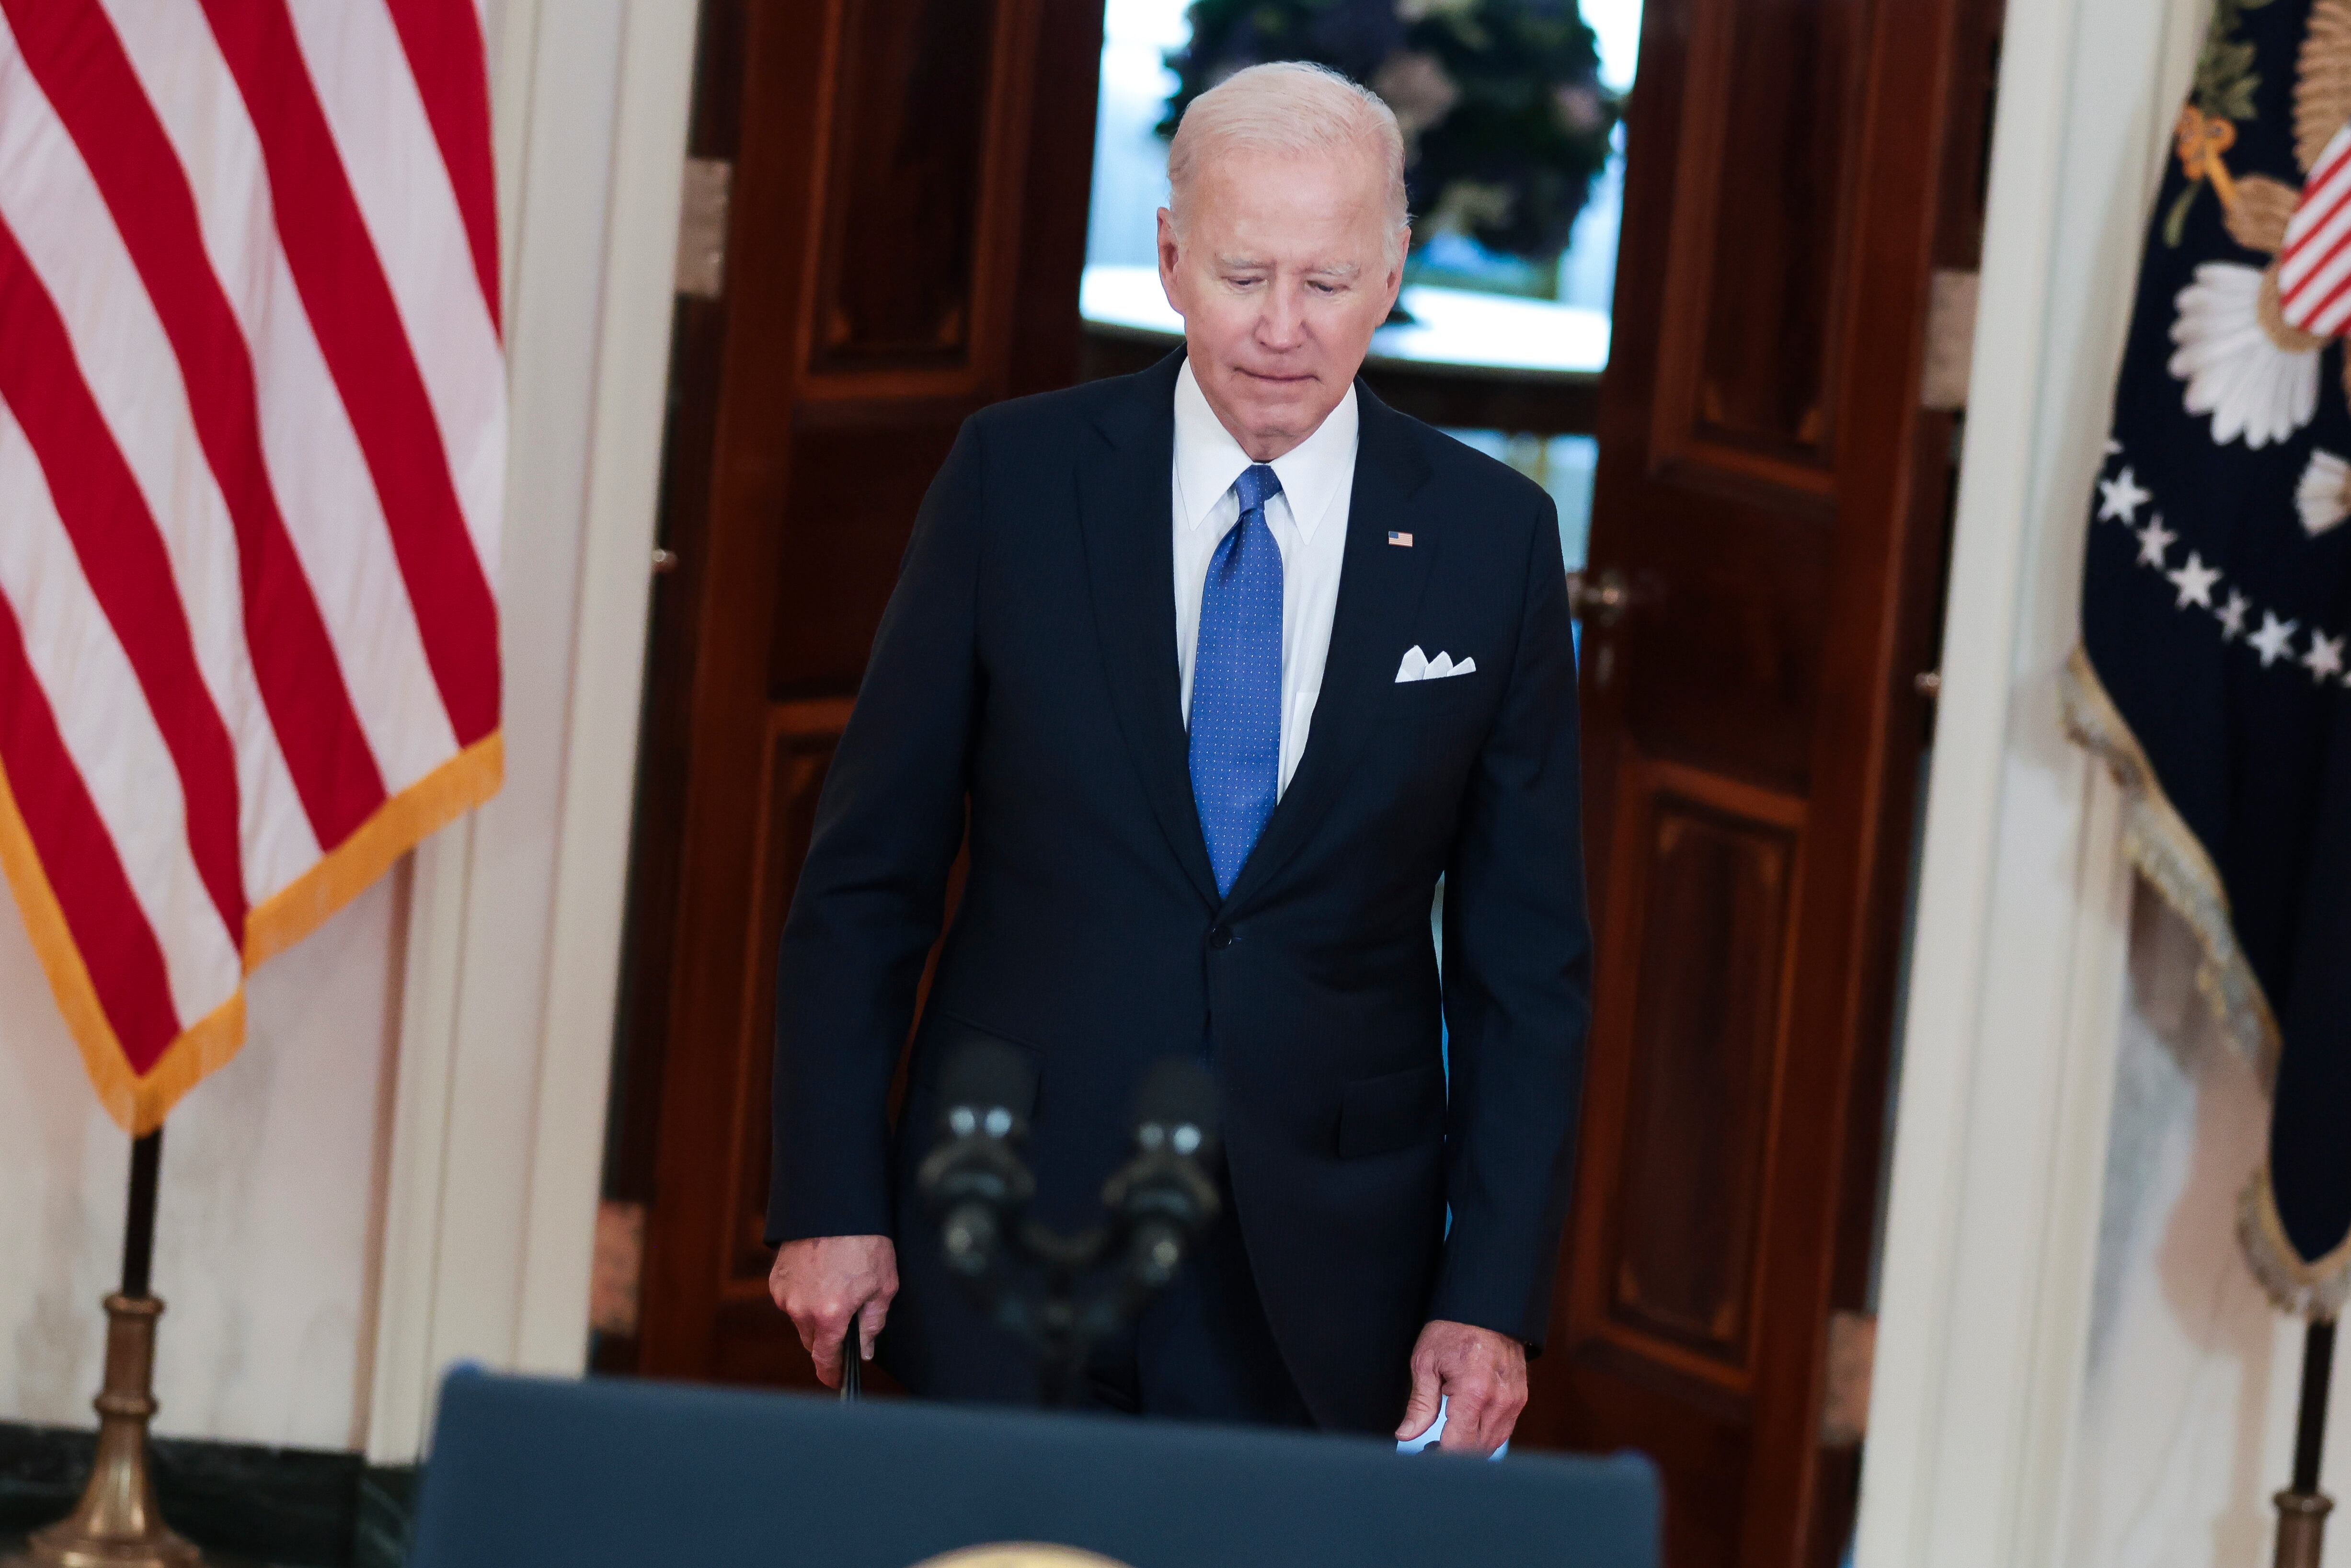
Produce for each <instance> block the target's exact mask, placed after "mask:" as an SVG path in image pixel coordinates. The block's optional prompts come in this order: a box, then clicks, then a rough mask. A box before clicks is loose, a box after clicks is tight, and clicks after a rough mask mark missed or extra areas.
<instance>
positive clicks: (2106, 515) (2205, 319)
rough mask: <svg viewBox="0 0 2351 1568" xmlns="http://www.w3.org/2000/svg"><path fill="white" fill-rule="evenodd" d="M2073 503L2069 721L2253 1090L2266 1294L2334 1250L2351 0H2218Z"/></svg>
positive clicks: (2343, 1026) (2330, 1307)
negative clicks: (2115, 373)
mask: <svg viewBox="0 0 2351 1568" xmlns="http://www.w3.org/2000/svg"><path fill="white" fill-rule="evenodd" d="M2171 153H2172V156H2171V157H2170V159H2169V160H2168V162H2167V166H2166V172H2165V175H2164V181H2163V187H2162V190H2161V193H2160V194H2159V195H2158V199H2157V203H2156V209H2155V214H2154V217H2153V220H2152V222H2151V223H2150V225H2149V231H2148V236H2147V248H2146V252H2145V256H2144V258H2143V260H2142V262H2141V265H2140V270H2139V277H2138V287H2137V302H2136V305H2135V308H2134V315H2133V318H2132V322H2131V329H2130V338H2129V341H2128V345H2127V347H2126V351H2125V353H2124V358H2123V366H2122V371H2121V374H2120V377H2119V379H2118V382H2117V384H2116V391H2115V404H2114V421H2113V424H2112V427H2111V434H2110V438H2109V439H2108V441H2107V443H2106V450H2105V460H2104V463H2103V465H2102V469H2101V472H2100V475H2099V478H2098V481H2097V486H2096V491H2095V496H2094V497H2093V499H2092V502H2091V508H2090V516H2091V522H2090V527H2089V538H2088V545H2087V557H2086V560H2085V568H2084V575H2083V587H2082V643H2081V646H2080V648H2079V649H2078V650H2077V651H2076V652H2075V653H2074V659H2073V662H2072V664H2071V665H2070V667H2069V670H2068V673H2067V678H2066V682H2065V698H2066V708H2067V716H2068V720H2069V723H2070V724H2071V726H2072V727H2073V729H2074V733H2075V734H2076V736H2077V737H2078V738H2080V739H2081V740H2083V741H2084V742H2085V744H2087V745H2089V746H2090V747H2093V748H2094V749H2095V750H2096V751H2097V752H2098V753H2099V754H2100V755H2101V756H2103V757H2104V758H2105V759H2106V760H2107V761H2108V762H2109V763H2110V764H2111V765H2112V766H2113V767H2114V768H2115V770H2116V774H2117V775H2118V776H2119V777H2120V779H2122V781H2123V784H2124V787H2125V790H2126V796H2127V799H2128V802H2129V804H2128V809H2127V817H2126V848H2127V850H2128V852H2129V854H2130V856H2131V858H2132V860H2133V861H2134V862H2135V863H2136V864H2137V866H2138V868H2139V870H2140V871H2141V872H2142V873H2144V874H2145V875H2146V876H2147V878H2148V880H2149V881H2150V882H2152V883H2154V885H2155V886H2156V887H2157V888H2158V889H2159V890H2160V891H2161V892H2162V894H2163V895H2164V896H2165V898H2166V899H2167V900H2168V902H2169V903H2170V904H2171V905H2172V906H2173V907H2174V908H2175V909H2176V910H2177V911H2178V912H2179V914H2180V915H2182V916H2183V917H2184V918H2185V919H2186V920H2187V921H2188V923H2189V925H2192V926H2193V927H2194V928H2195V931H2196V933H2197V935H2198V936H2199V938H2200V940H2201V943H2202V947H2203V954H2204V961H2203V965H2202V972H2201V974H2200V976H2199V981H2200V984H2201V986H2202V988H2203V990H2204V992H2205V994H2206V996H2207V997H2208V998H2210V1001H2211V1003H2212V1005H2213V1007H2214V1009H2215V1010H2216V1011H2217V1013H2218V1014H2219V1016H2220V1018H2221V1019H2223V1020H2224V1021H2225V1023H2226V1025H2227V1027H2228V1029H2229V1030H2230V1032H2231V1035H2233V1036H2234V1038H2235V1039H2236V1040H2238V1041H2239V1042H2240V1044H2241V1046H2242V1047H2243V1049H2244V1050H2245V1051H2247V1053H2248V1054H2249V1055H2250V1056H2251V1057H2252V1060H2253V1061H2256V1062H2257V1063H2258V1064H2259V1065H2260V1067H2261V1069H2262V1072H2263V1074H2264V1076H2265V1077H2266V1078H2267V1079H2268V1081H2269V1082H2270V1083H2271V1085H2272V1088H2273V1113H2272V1124H2271V1129H2270V1139H2269V1148H2268V1157H2267V1159H2266V1161H2265V1162H2264V1164H2263V1166H2262V1168H2261V1170H2260V1171H2259V1172H2258V1173H2256V1174H2255V1176H2254V1177H2253V1179H2252V1183H2251V1185H2250V1186H2249V1187H2248V1188H2247V1190H2246V1192H2245V1195H2244V1198H2243V1201H2242V1203H2241V1206H2240V1212H2239V1226H2238V1229H2239V1235H2240V1239H2241V1240H2242V1241H2243V1243H2244V1247H2245V1251H2246V1255H2247V1257H2248V1259H2249V1260H2250V1261H2251V1262H2252V1266H2253V1269H2254V1271H2255V1273H2256V1274H2257V1275H2258V1276H2259V1277H2260V1278H2261V1280H2262V1283H2263V1284H2264V1285H2265V1286H2266V1287H2267V1288H2268V1290H2269V1291H2270V1294H2271V1295H2272V1297H2273V1299H2274V1300H2275V1301H2277V1302H2278V1304H2279V1305H2280V1306H2281V1307H2282V1308H2284V1309H2286V1310H2289V1311H2294V1312H2302V1313H2304V1314H2307V1315H2309V1316H2312V1317H2315V1318H2333V1317H2334V1316H2335V1315H2336V1313H2337V1312H2339V1311H2340V1309H2341V1307H2342V1305H2343V1302H2344V1299H2345V1292H2346V1275H2351V1241H2346V1237H2351V656H2346V645H2351V529H2346V528H2344V527H2343V524H2344V522H2345V520H2346V517H2351V400H2346V379H2347V378H2351V365H2346V357H2345V348H2344V334H2345V333H2346V331H2351V0H2219V3H2218V4H2217V5H2214V7H2213V12H2212V16H2211V22H2210V32H2209V34H2208V36H2207V37H2206V40H2205V44H2204V48H2203V53H2202V56H2201V57H2200V58H2199V61H2198V63H2197V69H2196V77H2195V84H2194V87H2193V89H2191V91H2190V94H2189V101H2188V103H2187V105H2186V106H2185V107H2184V108H2183V109H2182V110H2181V111H2180V115H2179V123H2178V127H2177V131H2176V132H2175V135H2174V138H2173V143H2172V148H2171Z"/></svg>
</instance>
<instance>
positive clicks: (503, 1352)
mask: <svg viewBox="0 0 2351 1568" xmlns="http://www.w3.org/2000/svg"><path fill="white" fill-rule="evenodd" d="M544 9H545V8H544V7H543V5H542V4H541V0H492V4H491V6H490V8H489V19H490V20H489V26H490V34H491V42H492V51H491V59H492V71H493V78H494V79H493V92H494V110H495V118H496V162H497V169H498V186H499V214H500V220H501V223H502V225H503V230H502V233H503V235H504V244H503V246H502V247H501V248H502V252H503V256H504V261H505V277H504V279H503V293H504V297H505V298H504V306H505V310H504V317H505V320H506V323H507V331H508V334H509V337H508V349H509V361H508V382H509V387H508V390H509V397H510V400H511V402H512V405H513V418H512V422H511V427H512V429H513V431H514V433H515V437H516V439H515V443H514V454H513V456H512V458H511V459H510V464H509V471H508V499H507V507H508V516H507V529H506V538H505V543H506V552H507V561H506V563H505V566H504V569H503V570H502V579H503V581H504V583H505V585H506V588H507V591H508V592H509V593H510V594H512V595H513V597H512V598H510V600H509V601H508V603H507V605H506V606H504V609H505V611H506V612H507V655H508V660H509V664H508V672H507V673H508V677H509V678H508V684H507V689H508V693H509V697H508V715H507V717H508V724H507V734H508V749H507V758H508V767H507V779H508V787H507V792H506V794H505V795H504V796H503V797H502V798H501V799H500V800H496V801H493V802H492V803H491V805H490V806H489V807H487V808H485V810H484V813H482V814H480V815H477V816H476V817H475V818H470V819H468V820H466V821H464V822H461V823H459V824H457V825H456V826H455V827H453V828H451V829H449V830H447V831H444V832H443V833H442V834H440V835H438V836H437V837H436V838H435V839H434V840H433V841H429V842H427V843H426V844H424V845H423V846H422V847H420V849H419V850H418V852H417V853H416V856H415V859H414V864H413V878H414V880H413V890H412V904H411V920H410V928H409V933H408V943H407V955H406V973H405V976H404V984H403V991H402V1019H401V1037H400V1052H401V1058H400V1061H399V1063H398V1067H397V1071H396V1072H395V1074H394V1078H395V1084H396V1087H395V1092H394V1104H393V1107H392V1131H391V1155H390V1159H389V1161H388V1173H387V1177H386V1186H387V1190H386V1194H385V1220H384V1240H383V1251H382V1261H381V1269H380V1278H381V1294H380V1298H379V1302H378V1311H377V1315H376V1324H377V1327H376V1344H375V1352H374V1359H373V1374H372V1383H371V1388H370V1390H369V1399H368V1415H367V1420H366V1424H365V1425H366V1432H367V1451H368V1455H369V1458H371V1459H373V1460H375V1461H377V1462H381V1463H397V1462H402V1461H405V1460H408V1459H413V1458H415V1457H417V1455H418V1454H419V1453H420V1452H421V1451H422V1450H423V1447H424V1443H425V1439H426V1436H427V1433H428V1430H429V1426H430V1421H431V1416H432V1408H433V1398H434V1390H435V1387H436V1385H437V1383H438V1380H439V1377H440V1375H441V1373H442V1372H443V1370H444V1368H445V1367H446V1366H447V1364H449V1363H450V1362H451V1361H453V1360H456V1359H460V1358H469V1359H476V1360H481V1361H485V1362H487V1363H490V1364H496V1365H501V1366H510V1367H518V1368H526V1369H528V1370H533V1371H539V1372H577V1371H579V1370H580V1367H581V1364H582V1361H583V1358H584V1355H585V1351H586V1344H587V1297H588V1280H589V1260H590V1250H591V1247H592V1242H593V1236H594V1228H595V1209H596V1194H597V1184H598V1179H599V1173H600V1169H601V1158H602V1152H603V1139H604V1117H605V1100H606V1093H607V1090H608V1086H609V1082H610V1077H611V1044H612V1024H613V1000H614V997H615V995H616V992H617V988H618V983H619V971H620V956H621V954H620V941H621V925H622V904H623V900H624V896H625V888H626V879H627V853H628V843H629V818H630V809H631V803H632V794H633V789H634V784H635V768H636V749H637V721H638V713H639V707H640V694H641V692H642V689H643V660H644V626H645V614H646V604H647V594H648V590H649V573H650V566H651V551H652V541H653V527H654V506H655V499H656V497H655V491H656V487H657V482H658V476H659V465H660V455H661V439H662V433H663V411H664V389H665V383H666V380H667V370H668V347H669V335H670V328H671V312H672V298H671V292H670V287H671V268H672V266H673V264H674V257H675V252H676V215H677V200H678V183H679V178H680V172H681V168H682V164H683V160H684V147H685V130H686V111H687V107H688V103H689V99H690V93H691V87H692V67H693V53H694V40H695V23H696V7H695V6H693V5H682V4H676V3H674V0H602V3H601V4H597V5H587V4H580V3H578V0H575V3H574V4H573V5H570V6H569V7H567V8H566V9H565V10H564V11H562V12H561V13H559V15H560V16H561V17H562V20H563V24H564V25H563V26H559V27H556V26H545V27H543V26H541V25H540V23H541V19H542V13H543V10H544ZM548 15H549V16H553V15H556V13H548ZM607 121H609V123H610V126H611V140H610V155H609V159H603V158H601V157H599V159H598V162H597V163H596V164H595V165H593V166H588V167H583V166H582V164H581V162H580V160H581V159H582V158H585V157H598V154H599V152H601V143H602V137H601V130H600V131H598V133H597V135H596V136H595V137H593V138H590V136H589V135H588V134H586V132H587V131H588V130H589V129H590V128H596V127H601V126H602V125H603V124H605V123H606V122H607ZM600 233H601V244H599V243H598V236H599V235H600ZM534 240H535V241H536V242H537V243H536V244H533V243H532V242H533V241H534ZM583 307H584V308H583ZM590 322H592V323H593V329H592V331H591V330H590V329H589V327H588V326H587V323H590ZM574 323H577V325H574ZM583 376H584V377H585V384H586V390H585V392H584V394H583V391H582V384H583V382H582V378H583ZM572 497H576V498H577V507H576V511H575V510H573V509H571V500H572ZM566 585H569V586H568V590H567V586H566ZM550 649H556V650H560V653H559V654H556V653H549V650H550ZM518 650H521V651H522V653H523V657H521V658H517V651H518ZM558 660H559V664H560V668H556V667H554V664H555V662H556V661H558ZM526 664H528V668H526V667H525V666H526ZM526 689H527V691H528V694H529V695H524V693H525V691H526ZM550 698H552V699H553V706H552V708H551V709H550V708H549V707H547V706H544V705H546V704H547V703H548V702H549V699H550ZM523 703H536V704H539V705H542V706H540V707H539V708H538V711H536V712H528V711H525V710H522V709H519V708H518V707H517V705H518V704H523ZM548 711H555V712H559V714H560V716H561V717H560V723H559V724H558V725H555V726H552V727H550V726H549V725H548V724H547V723H546V720H545V714H546V713H547V712H548ZM518 713H519V714H521V716H524V717H528V718H529V719H530V720H531V721H532V724H531V726H530V727H529V733H530V735H531V736H532V737H536V738H532V739H528V741H527V740H526V737H525V735H524V730H525V726H523V725H522V724H521V723H519V722H518V718H517V715H518ZM517 868H520V869H521V872H522V873H523V874H524V875H525V876H526V879H527V881H528V883H532V884H534V885H527V886H523V887H520V888H517V886H516V885H515V882H514V879H515V877H516V875H517ZM525 909H528V911H529V912H530V913H531V914H533V915H536V916H537V917H538V919H539V920H541V921H542V922H543V929H542V930H541V931H539V932H537V933H527V932H522V931H519V930H518V929H517V924H516V921H517V914H518V912H520V911H523V910H525ZM540 936H543V938H544V942H543V951H542V948H541V947H540V946H538V939H539V937H540ZM518 954H521V955H528V956H524V957H518V956H517V955H518ZM533 957H536V958H537V959H538V961H537V962H533V961H531V959H532V958H533Z"/></svg>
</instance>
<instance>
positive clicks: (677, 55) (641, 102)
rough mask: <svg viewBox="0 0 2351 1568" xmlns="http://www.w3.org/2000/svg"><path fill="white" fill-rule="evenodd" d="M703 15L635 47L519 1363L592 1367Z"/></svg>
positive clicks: (628, 61) (599, 386)
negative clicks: (690, 124) (595, 1281)
mask: <svg viewBox="0 0 2351 1568" xmlns="http://www.w3.org/2000/svg"><path fill="white" fill-rule="evenodd" d="M694 42H695V7H694V6H691V5H674V4H659V3H655V4H644V3H642V0H641V3H639V4H636V5H632V6H631V7H630V10H629V18H628V26H627V31H626V33H625V35H624V37H623V42H622V56H621V57H622V74H621V105H620V126H619V130H618V131H617V133H616V135H615V137H614V146H613V159H612V165H613V166H612V218H611V241H610V243H609V244H608V245H607V246H606V248H605V261H604V267H605V271H604V314H603V319H602V321H601V326H600V333H599V342H598V348H597V365H596V412H595V424H594V428H593V431H592V433H591V435H590V443H591V446H590V468H589V480H588V516H587V529H586V537H585V539H584V540H583V543H582V561H581V567H580V617H579V622H578V630H577V631H576V632H575V633H574V638H573V643H572V652H571V674H572V685H571V716H570V735H569V745H568V752H569V757H568V759H567V762H566V766H565V769H564V798H563V821H562V830H561V836H560V838H559V852H558V859H557V862H556V874H555V888H554V906H555V908H554V925H555V929H554V935H553V937H552V939H551V942H550V946H549V962H548V977H547V1004H546V1009H545V1012H544V1015H543V1016H544V1018H545V1019H546V1023H545V1030H544V1035H543V1038H542V1040H541V1043H540V1048H539V1093H538V1126H537V1136H536V1138H535V1139H534V1141H533V1144H532V1151H531V1176H530V1208H529V1212H528V1216H527V1218H526V1221H525V1228H524V1233H523V1235H524V1252H523V1271H522V1301H521V1303H520V1306H519V1310H518V1312H517V1325H516V1336H515V1337H516V1346H515V1359H516V1364H517V1365H518V1366H520V1367H522V1368H523V1369H524V1370H526V1371H532V1372H554V1373H561V1372H577V1371H579V1370H580V1365H581V1362H582V1360H583V1358H584V1356H585V1354H586V1347H587V1339H588V1279H589V1272H590V1254H591V1253H592V1251H593V1249H594V1240H595V1228H596V1199H597V1194H598V1190H599V1186H600V1182H601V1173H602V1165H603V1154H604V1119H605V1100H606V1095H607V1092H608V1090H609V1088H610V1084H611V1071H612V1038H613V1008H614V1005H615V1001H616V998H617V997H618V992H619V986H620V960H621V929H622V918H623V915H624V913H625V909H624V905H625V904H626V901H627V892H628V845H629V837H630V821H631V818H632V813H633V809H634V806H635V791H636V759H637V727H638V718H639V716H640V714H641V712H642V710H643V703H642V701H641V694H642V692H643V686H644V672H645V639H644V635H643V629H644V627H645V623H646V612H647V607H648V601H649V599H650V597H651V591H652V582H653V536H654V524H655V517H654V511H655V506H656V502H657V500H658V492H659V489H660V483H661V435H662V429H663V413H664V402H665V398H666V392H667V387H668V382H669V348H670V329H671V319H672V311H673V294H672V280H673V277H674V271H675V267H676V263H677V238H676V235H677V213H678V191H679V188H680V185H681V184H682V183H683V180H684V170H685V135H686V113H687V110H688V107H689V102H690V99H691V89H692V86H693V75H694Z"/></svg>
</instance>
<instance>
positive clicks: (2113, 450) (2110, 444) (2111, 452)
mask: <svg viewBox="0 0 2351 1568" xmlns="http://www.w3.org/2000/svg"><path fill="white" fill-rule="evenodd" d="M2122 449H2123V444H2122V443H2121V442H2119V441H2116V439H2115V438H2114V437H2113V436H2111V435H2109V436H2107V437H2106V455H2107V456H2109V457H2114V456H2116V455H2120V454H2121V452H2122Z"/></svg>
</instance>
